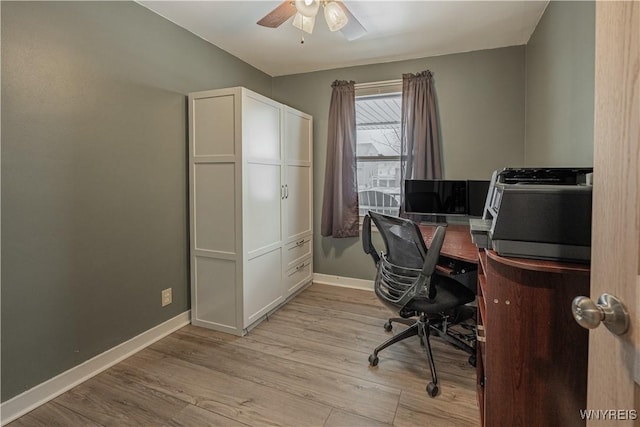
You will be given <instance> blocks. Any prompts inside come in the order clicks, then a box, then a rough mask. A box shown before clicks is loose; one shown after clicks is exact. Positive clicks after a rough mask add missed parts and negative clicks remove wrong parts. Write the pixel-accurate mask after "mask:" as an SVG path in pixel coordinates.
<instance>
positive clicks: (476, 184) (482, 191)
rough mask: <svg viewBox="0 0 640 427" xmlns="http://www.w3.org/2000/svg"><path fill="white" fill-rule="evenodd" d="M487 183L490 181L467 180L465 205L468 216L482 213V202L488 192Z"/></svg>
mask: <svg viewBox="0 0 640 427" xmlns="http://www.w3.org/2000/svg"><path fill="white" fill-rule="evenodd" d="M489 184H491V181H477V180H469V181H467V199H468V204H467V207H468V208H469V211H468V212H467V214H468V215H469V216H482V214H483V213H484V203H485V201H486V200H487V193H488V192H489Z"/></svg>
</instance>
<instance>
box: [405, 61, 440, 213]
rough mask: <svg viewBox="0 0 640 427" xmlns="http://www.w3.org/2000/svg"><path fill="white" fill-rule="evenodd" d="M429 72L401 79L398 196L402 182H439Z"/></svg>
mask: <svg viewBox="0 0 640 427" xmlns="http://www.w3.org/2000/svg"><path fill="white" fill-rule="evenodd" d="M437 117H438V115H437V111H436V100H435V95H434V90H433V80H432V76H431V71H428V70H427V71H423V72H421V73H418V74H403V75H402V116H401V153H402V162H401V173H402V181H403V182H402V185H401V186H400V194H401V200H402V203H401V204H400V206H404V180H405V179H441V178H442V165H441V159H440V138H439V137H438V119H437Z"/></svg>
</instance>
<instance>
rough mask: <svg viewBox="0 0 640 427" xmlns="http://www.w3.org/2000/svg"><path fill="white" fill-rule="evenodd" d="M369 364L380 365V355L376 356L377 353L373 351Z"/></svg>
mask: <svg viewBox="0 0 640 427" xmlns="http://www.w3.org/2000/svg"><path fill="white" fill-rule="evenodd" d="M369 365H370V366H377V365H378V356H376V355H375V354H373V353H371V354H370V355H369Z"/></svg>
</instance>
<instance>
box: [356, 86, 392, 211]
mask: <svg viewBox="0 0 640 427" xmlns="http://www.w3.org/2000/svg"><path fill="white" fill-rule="evenodd" d="M401 101H402V82H401V81H392V82H381V83H369V84H365V85H356V163H357V167H358V202H359V205H360V215H361V216H364V215H366V213H367V212H368V211H370V210H371V211H374V212H379V213H384V214H388V215H398V214H399V213H400V185H401V184H402V178H401V175H400V115H401Z"/></svg>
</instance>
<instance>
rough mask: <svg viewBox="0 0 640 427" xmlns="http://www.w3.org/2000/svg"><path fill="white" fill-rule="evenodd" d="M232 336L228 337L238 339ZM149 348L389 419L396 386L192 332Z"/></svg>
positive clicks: (331, 403) (361, 412) (391, 418)
mask: <svg viewBox="0 0 640 427" xmlns="http://www.w3.org/2000/svg"><path fill="white" fill-rule="evenodd" d="M243 340H244V339H240V340H233V341H243ZM151 348H152V349H153V350H156V351H160V352H162V353H165V354H169V355H171V356H174V357H176V358H178V359H181V360H186V361H188V362H190V363H194V364H198V365H201V366H204V367H207V368H209V369H212V370H216V371H219V372H222V373H225V374H227V375H230V376H233V377H236V378H242V379H245V380H247V381H252V382H254V383H256V384H261V385H264V386H267V387H270V388H274V389H277V390H280V391H283V392H288V393H291V394H294V395H296V396H299V397H302V398H305V399H309V400H310V401H315V402H318V403H323V404H326V405H329V406H331V407H333V408H339V409H345V410H350V411H352V412H354V413H356V414H359V415H362V416H366V417H369V418H372V419H375V420H378V421H381V422H384V423H389V424H390V423H392V422H393V413H394V412H395V408H396V407H397V405H398V399H399V398H400V390H399V389H394V388H391V387H389V386H386V385H381V384H379V383H374V382H370V381H366V380H363V379H360V378H356V377H353V376H347V375H343V374H340V373H336V372H332V371H329V370H326V369H322V368H318V367H314V366H312V365H309V364H305V363H302V362H299V361H295V360H287V359H284V358H282V357H278V356H273V355H270V354H268V353H264V352H262V351H260V350H257V351H247V350H246V349H244V348H242V347H238V346H234V345H232V344H227V343H224V342H220V341H218V340H215V341H209V340H206V339H203V338H201V337H194V336H193V335H186V334H182V335H175V336H172V337H168V338H167V339H164V340H161V341H160V342H157V343H155V344H154V345H153V346H151Z"/></svg>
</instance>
